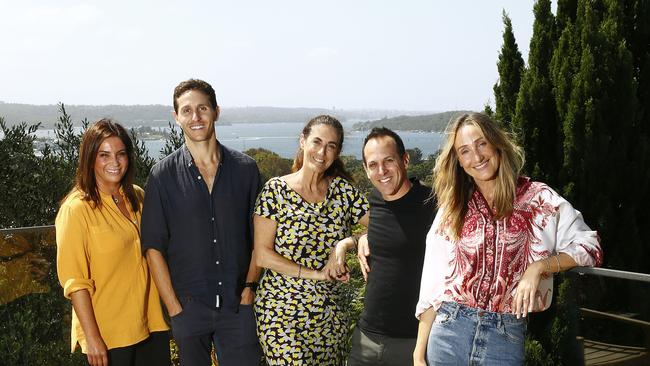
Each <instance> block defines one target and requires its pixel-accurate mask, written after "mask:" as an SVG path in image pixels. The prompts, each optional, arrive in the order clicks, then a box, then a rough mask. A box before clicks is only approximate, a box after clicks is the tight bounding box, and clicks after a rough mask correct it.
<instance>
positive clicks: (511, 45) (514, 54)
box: [493, 10, 524, 128]
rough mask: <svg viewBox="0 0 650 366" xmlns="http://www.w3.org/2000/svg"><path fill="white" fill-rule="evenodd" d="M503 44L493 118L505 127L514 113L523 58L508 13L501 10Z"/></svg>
mask: <svg viewBox="0 0 650 366" xmlns="http://www.w3.org/2000/svg"><path fill="white" fill-rule="evenodd" d="M503 25H504V30H503V46H501V51H500V52H499V61H498V62H497V69H498V70H499V81H497V83H496V84H494V88H493V90H494V98H495V100H496V112H495V115H494V118H495V119H496V120H497V121H499V122H500V123H501V124H502V125H503V126H504V127H505V128H510V124H511V122H512V120H513V118H514V115H515V106H516V103H517V93H518V92H519V86H520V84H521V74H522V72H523V70H524V59H523V58H522V57H521V52H519V46H518V45H517V41H516V40H515V35H514V33H513V32H512V22H511V21H510V18H509V17H508V14H507V13H506V12H505V10H504V11H503Z"/></svg>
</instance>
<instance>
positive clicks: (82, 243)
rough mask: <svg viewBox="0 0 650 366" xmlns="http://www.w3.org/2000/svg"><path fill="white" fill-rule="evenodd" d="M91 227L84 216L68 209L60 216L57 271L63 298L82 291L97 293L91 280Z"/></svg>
mask: <svg viewBox="0 0 650 366" xmlns="http://www.w3.org/2000/svg"><path fill="white" fill-rule="evenodd" d="M86 227H87V225H85V224H83V217H82V215H81V213H79V212H75V210H74V208H73V207H70V206H68V205H64V206H62V207H61V209H60V210H59V213H58V215H57V216H56V248H57V250H56V268H57V275H58V277H59V283H60V284H61V286H62V287H63V295H64V296H65V297H66V298H70V294H72V293H73V292H76V291H79V290H88V292H89V293H90V295H91V296H92V294H94V292H95V282H94V281H93V280H92V279H91V278H90V265H89V257H88V247H87V244H88V243H87V235H86V234H87V231H86Z"/></svg>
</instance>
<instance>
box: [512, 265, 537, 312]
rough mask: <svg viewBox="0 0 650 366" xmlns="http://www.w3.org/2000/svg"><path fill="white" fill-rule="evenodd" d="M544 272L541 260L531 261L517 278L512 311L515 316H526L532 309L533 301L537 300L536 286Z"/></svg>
mask: <svg viewBox="0 0 650 366" xmlns="http://www.w3.org/2000/svg"><path fill="white" fill-rule="evenodd" d="M543 273H544V263H543V260H540V261H536V262H533V263H531V264H530V265H529V266H528V268H526V271H525V272H524V274H523V276H521V279H520V280H519V284H518V285H517V290H516V293H515V297H514V298H513V302H514V303H513V306H512V308H513V313H514V314H515V315H517V318H519V317H520V316H521V317H524V318H525V317H526V314H528V313H530V312H531V311H533V309H534V307H535V302H536V301H537V300H538V299H537V297H538V294H537V288H538V287H539V281H540V279H541V278H542V274H543Z"/></svg>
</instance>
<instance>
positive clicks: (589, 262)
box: [553, 192, 603, 266]
mask: <svg viewBox="0 0 650 366" xmlns="http://www.w3.org/2000/svg"><path fill="white" fill-rule="evenodd" d="M553 194H554V197H553V200H554V201H555V202H556V206H557V207H558V215H557V217H556V220H557V233H556V247H555V250H556V252H557V253H565V254H567V255H569V256H570V257H571V258H573V260H575V262H576V263H577V264H578V266H600V265H601V264H602V263H603V251H602V249H601V247H600V238H599V237H598V233H596V231H593V230H591V229H590V228H589V226H587V224H586V223H585V221H584V219H583V218H582V214H581V213H580V212H579V211H578V210H576V209H575V208H573V206H572V205H571V204H570V203H569V202H568V201H567V200H565V199H564V198H563V197H561V196H560V195H558V194H557V193H555V192H553Z"/></svg>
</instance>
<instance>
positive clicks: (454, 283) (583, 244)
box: [415, 177, 603, 317]
mask: <svg viewBox="0 0 650 366" xmlns="http://www.w3.org/2000/svg"><path fill="white" fill-rule="evenodd" d="M442 214H443V212H442V209H441V210H439V211H438V213H437V215H436V218H435V220H434V222H433V225H432V226H431V230H430V231H429V234H428V235H427V248H426V254H425V258H424V268H423V271H422V282H421V285H420V300H419V301H418V304H417V307H416V312H415V316H416V317H419V316H420V314H422V313H423V312H424V311H425V310H427V309H428V308H430V307H433V309H434V310H436V311H437V310H438V308H439V307H440V304H441V303H442V302H443V301H452V302H456V303H459V304H462V305H466V306H470V307H473V308H478V309H483V310H487V311H493V312H500V313H510V312H511V311H512V309H513V298H514V294H515V290H516V288H517V284H518V283H519V280H520V279H521V277H522V275H523V274H524V271H525V270H526V268H527V267H528V264H530V263H532V262H534V261H537V260H540V259H543V258H546V257H549V256H551V255H554V254H557V253H566V254H568V255H569V256H571V258H573V259H574V260H575V261H576V263H577V264H578V266H599V265H600V264H601V263H602V261H603V252H602V250H601V248H600V244H599V241H600V239H599V238H598V235H597V234H596V232H595V231H592V230H591V229H590V228H589V227H588V226H587V224H585V222H584V221H583V219H582V215H581V214H580V212H578V211H577V210H576V209H574V208H573V206H571V204H570V203H569V202H568V201H567V200H565V199H564V198H562V197H561V196H560V195H559V194H557V193H556V192H555V191H553V190H552V189H551V188H550V187H549V186H547V185H546V184H544V183H539V182H532V181H531V180H530V179H529V178H527V177H520V178H519V180H518V182H517V193H516V198H515V204H514V210H513V213H512V215H511V216H510V217H506V218H502V219H500V220H497V221H495V220H494V215H493V214H492V211H491V210H490V208H489V206H488V204H487V201H486V200H485V198H484V197H483V195H482V194H481V193H480V192H479V191H478V190H475V191H474V193H473V194H472V197H471V198H470V201H469V204H468V210H467V214H466V215H465V220H464V222H463V229H462V232H461V235H460V239H459V240H456V241H454V240H452V239H451V238H450V237H449V236H448V235H447V234H446V230H445V225H444V223H441V222H440V221H441V217H442ZM550 264H551V265H553V264H554V262H551V263H550ZM537 291H538V295H540V297H541V301H540V302H539V303H538V304H536V307H535V309H534V311H541V310H545V309H547V308H548V307H549V306H550V304H551V299H552V297H553V277H552V276H549V277H547V278H542V280H541V281H540V284H539V288H538V290H537Z"/></svg>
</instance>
